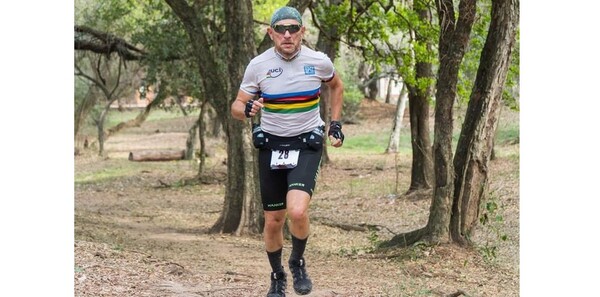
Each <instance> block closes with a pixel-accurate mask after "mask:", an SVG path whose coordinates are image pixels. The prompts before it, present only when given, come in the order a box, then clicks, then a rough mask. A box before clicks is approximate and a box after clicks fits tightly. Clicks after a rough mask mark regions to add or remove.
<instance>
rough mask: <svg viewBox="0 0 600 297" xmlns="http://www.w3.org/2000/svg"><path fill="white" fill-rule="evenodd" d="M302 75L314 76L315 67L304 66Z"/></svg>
mask: <svg viewBox="0 0 600 297" xmlns="http://www.w3.org/2000/svg"><path fill="white" fill-rule="evenodd" d="M304 74H306V75H315V66H313V65H304Z"/></svg>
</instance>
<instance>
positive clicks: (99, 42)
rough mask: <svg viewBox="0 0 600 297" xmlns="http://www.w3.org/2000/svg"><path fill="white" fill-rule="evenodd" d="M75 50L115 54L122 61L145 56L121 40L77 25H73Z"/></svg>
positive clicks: (143, 52)
mask: <svg viewBox="0 0 600 297" xmlns="http://www.w3.org/2000/svg"><path fill="white" fill-rule="evenodd" d="M75 50H82V51H91V52H94V53H97V54H104V55H107V56H110V55H111V54H112V53H117V54H118V55H119V56H120V57H121V58H122V59H124V60H140V59H142V58H144V57H145V56H146V55H147V53H146V52H145V51H143V50H141V49H138V48H136V47H135V46H133V45H131V44H129V43H128V42H127V41H125V40H124V39H122V38H119V37H117V36H114V35H112V34H110V33H106V32H100V31H97V30H94V29H92V28H89V27H87V26H77V25H75Z"/></svg>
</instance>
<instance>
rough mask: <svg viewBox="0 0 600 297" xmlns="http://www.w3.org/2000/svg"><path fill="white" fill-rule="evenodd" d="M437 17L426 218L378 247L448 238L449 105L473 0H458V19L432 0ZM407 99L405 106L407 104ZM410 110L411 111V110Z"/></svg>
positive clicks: (445, 2)
mask: <svg viewBox="0 0 600 297" xmlns="http://www.w3.org/2000/svg"><path fill="white" fill-rule="evenodd" d="M436 6H437V12H438V18H439V20H440V28H441V30H440V39H439V59H440V66H439V69H438V79H437V83H436V89H437V91H436V104H435V129H434V141H433V156H434V159H433V162H434V163H433V164H434V167H433V168H434V174H435V187H434V191H433V198H432V202H431V207H430V209H429V218H428V221H427V225H426V226H425V227H424V228H421V229H417V230H414V231H411V232H408V233H405V234H398V235H395V236H394V237H393V238H392V239H391V240H389V241H388V242H385V243H384V244H382V246H384V247H385V246H391V245H403V246H406V245H410V244H413V243H415V242H417V241H419V240H423V241H426V242H429V243H443V242H448V241H449V240H450V217H451V212H452V201H453V190H454V169H453V166H452V131H453V128H452V127H453V125H454V121H453V108H454V101H455V99H456V86H457V83H458V69H459V66H460V63H461V61H462V58H463V57H464V54H465V50H466V48H467V45H468V44H469V34H470V33H471V28H472V27H473V22H474V21H475V12H476V1H475V0H461V1H460V4H459V13H458V21H457V20H456V19H455V12H454V7H453V4H452V0H437V1H436ZM410 104H411V103H410V102H409V106H410ZM411 112H412V111H411Z"/></svg>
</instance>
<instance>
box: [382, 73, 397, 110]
mask: <svg viewBox="0 0 600 297" xmlns="http://www.w3.org/2000/svg"><path fill="white" fill-rule="evenodd" d="M393 83H394V78H393V77H392V76H391V75H390V79H389V80H388V83H387V92H386V93H385V103H387V104H390V101H391V98H392V85H393ZM399 98H400V97H399ZM396 104H398V103H396Z"/></svg>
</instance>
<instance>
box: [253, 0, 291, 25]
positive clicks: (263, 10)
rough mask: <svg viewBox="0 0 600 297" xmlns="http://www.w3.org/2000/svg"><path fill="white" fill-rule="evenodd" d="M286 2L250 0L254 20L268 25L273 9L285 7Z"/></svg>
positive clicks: (286, 0)
mask: <svg viewBox="0 0 600 297" xmlns="http://www.w3.org/2000/svg"><path fill="white" fill-rule="evenodd" d="M287 3H288V0H252V14H253V15H254V20H256V21H258V22H263V23H266V24H269V23H270V22H271V15H272V14H273V12H275V9H277V8H279V7H282V6H285V5H286V4H287Z"/></svg>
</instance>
